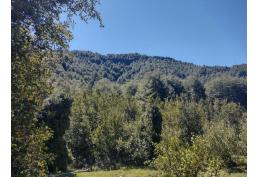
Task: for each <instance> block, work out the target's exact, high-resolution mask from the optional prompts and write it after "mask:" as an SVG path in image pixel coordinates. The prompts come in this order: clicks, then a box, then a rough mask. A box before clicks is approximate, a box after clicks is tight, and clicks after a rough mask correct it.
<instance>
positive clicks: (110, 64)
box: [50, 51, 247, 177]
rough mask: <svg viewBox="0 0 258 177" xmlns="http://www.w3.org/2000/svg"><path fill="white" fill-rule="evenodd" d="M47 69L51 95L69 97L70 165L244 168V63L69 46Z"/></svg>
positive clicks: (200, 170)
mask: <svg viewBox="0 0 258 177" xmlns="http://www.w3.org/2000/svg"><path fill="white" fill-rule="evenodd" d="M52 68H53V73H54V74H53V75H52V77H51V79H50V82H51V84H52V85H53V86H54V87H55V90H54V92H53V95H60V94H65V95H67V97H69V98H70V100H71V102H72V105H71V107H70V114H69V121H70V126H69V128H67V131H66V133H65V135H64V139H65V141H66V143H67V148H68V152H69V153H68V155H69V157H70V160H71V163H70V166H71V167H72V168H75V169H88V170H95V169H118V168H120V167H151V168H155V169H159V170H161V171H162V172H163V173H164V174H166V175H168V176H181V177H183V176H185V177H189V176H190V177H191V176H193V177H194V176H198V175H200V174H206V175H215V176H219V175H220V172H221V169H239V168H240V169H241V170H245V168H246V107H247V105H246V96H247V90H246V89H247V88H246V65H237V66H233V67H218V66H215V67H208V66H197V65H194V64H190V63H184V62H180V61H177V60H174V59H171V58H162V57H148V56H145V55H139V54H126V55H107V56H104V55H100V54H97V53H92V52H82V51H74V52H72V53H67V54H66V55H65V56H64V58H63V59H62V60H60V61H59V62H58V63H57V65H55V66H54V67H53V66H52ZM178 68H180V69H178ZM60 103H61V102H60ZM61 113H65V112H64V110H63V111H62V112H61ZM66 120H67V119H66V118H64V119H63V121H64V122H65V121H66ZM57 170H61V169H60V168H57Z"/></svg>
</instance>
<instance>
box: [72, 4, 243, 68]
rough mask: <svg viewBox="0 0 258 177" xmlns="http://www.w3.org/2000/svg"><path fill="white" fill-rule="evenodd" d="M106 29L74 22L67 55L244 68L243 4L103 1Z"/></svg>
mask: <svg viewBox="0 0 258 177" xmlns="http://www.w3.org/2000/svg"><path fill="white" fill-rule="evenodd" d="M98 10H99V11H100V13H101V15H102V18H103V22H104V25H105V27H104V28H100V27H99V24H98V23H97V22H94V21H90V22H89V23H88V24H85V23H83V22H81V21H80V20H79V19H76V22H77V24H76V25H75V26H74V28H73V29H72V32H73V34H74V39H73V40H72V41H71V46H70V49H71V50H90V51H93V52H99V53H101V54H107V53H135V52H138V53H141V54H146V55H155V56H168V57H172V58H175V59H178V60H182V61H186V62H192V63H195V64H200V65H204V64H205V65H223V66H224V65H227V66H231V65H234V64H242V63H246V57H247V56H246V0H101V4H100V5H99V6H98Z"/></svg>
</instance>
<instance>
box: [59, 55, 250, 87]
mask: <svg viewBox="0 0 258 177" xmlns="http://www.w3.org/2000/svg"><path fill="white" fill-rule="evenodd" d="M246 70H247V67H246V64H242V65H234V66H232V67H224V66H199V65H195V64H192V63H187V62H182V61H179V60H175V59H173V58H168V57H158V56H147V55H140V54H138V53H132V54H107V55H101V54H98V53H93V52H88V51H73V52H72V53H70V54H69V55H67V56H66V57H64V59H63V60H61V61H60V62H59V64H58V66H57V68H56V69H55V77H56V79H57V80H60V79H61V82H62V83H59V84H61V85H62V86H63V85H64V83H65V82H68V83H70V82H72V83H73V84H74V83H77V85H78V84H79V85H90V86H93V85H95V84H96V83H97V81H99V80H102V79H107V80H109V81H111V82H113V83H117V84H125V83H126V82H130V81H136V80H137V81H139V80H144V79H147V78H148V77H149V76H151V75H152V76H153V75H156V76H159V77H161V78H177V79H179V80H184V79H186V78H187V77H189V76H191V77H196V78H198V79H199V80H200V81H201V82H202V83H203V84H204V83H206V82H207V81H208V80H210V79H212V78H215V77H221V76H231V77H237V78H246V76H247V72H246ZM68 85H71V84H68Z"/></svg>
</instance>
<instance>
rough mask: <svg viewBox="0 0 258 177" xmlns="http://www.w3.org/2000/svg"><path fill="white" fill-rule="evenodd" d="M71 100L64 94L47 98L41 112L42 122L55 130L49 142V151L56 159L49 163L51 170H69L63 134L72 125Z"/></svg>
mask: <svg viewBox="0 0 258 177" xmlns="http://www.w3.org/2000/svg"><path fill="white" fill-rule="evenodd" d="M71 102H72V100H71V99H69V98H68V97H66V96H65V95H63V94H62V95H58V96H53V97H52V98H50V99H49V100H47V102H46V103H45V105H44V109H43V111H42V113H41V114H42V117H41V118H40V121H41V123H43V124H45V125H47V126H48V127H49V128H50V129H51V130H52V132H53V136H52V137H51V138H50V139H49V140H48V142H47V147H48V149H49V152H50V153H52V154H54V160H53V161H52V162H51V163H50V164H49V165H48V168H49V171H50V172H57V171H66V170H67V165H68V162H69V157H68V152H67V147H66V142H65V140H64V138H63V135H64V134H65V131H66V130H67V129H68V128H69V125H70V119H69V114H70V107H71Z"/></svg>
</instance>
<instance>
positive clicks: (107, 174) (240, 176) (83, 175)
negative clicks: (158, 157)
mask: <svg viewBox="0 0 258 177" xmlns="http://www.w3.org/2000/svg"><path fill="white" fill-rule="evenodd" d="M158 176H159V173H158V172H157V171H155V170H150V169H121V170H111V171H94V172H78V173H76V174H72V173H68V174H65V175H62V176H58V177H158ZM246 176H247V175H246V173H231V174H225V176H224V177H246Z"/></svg>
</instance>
